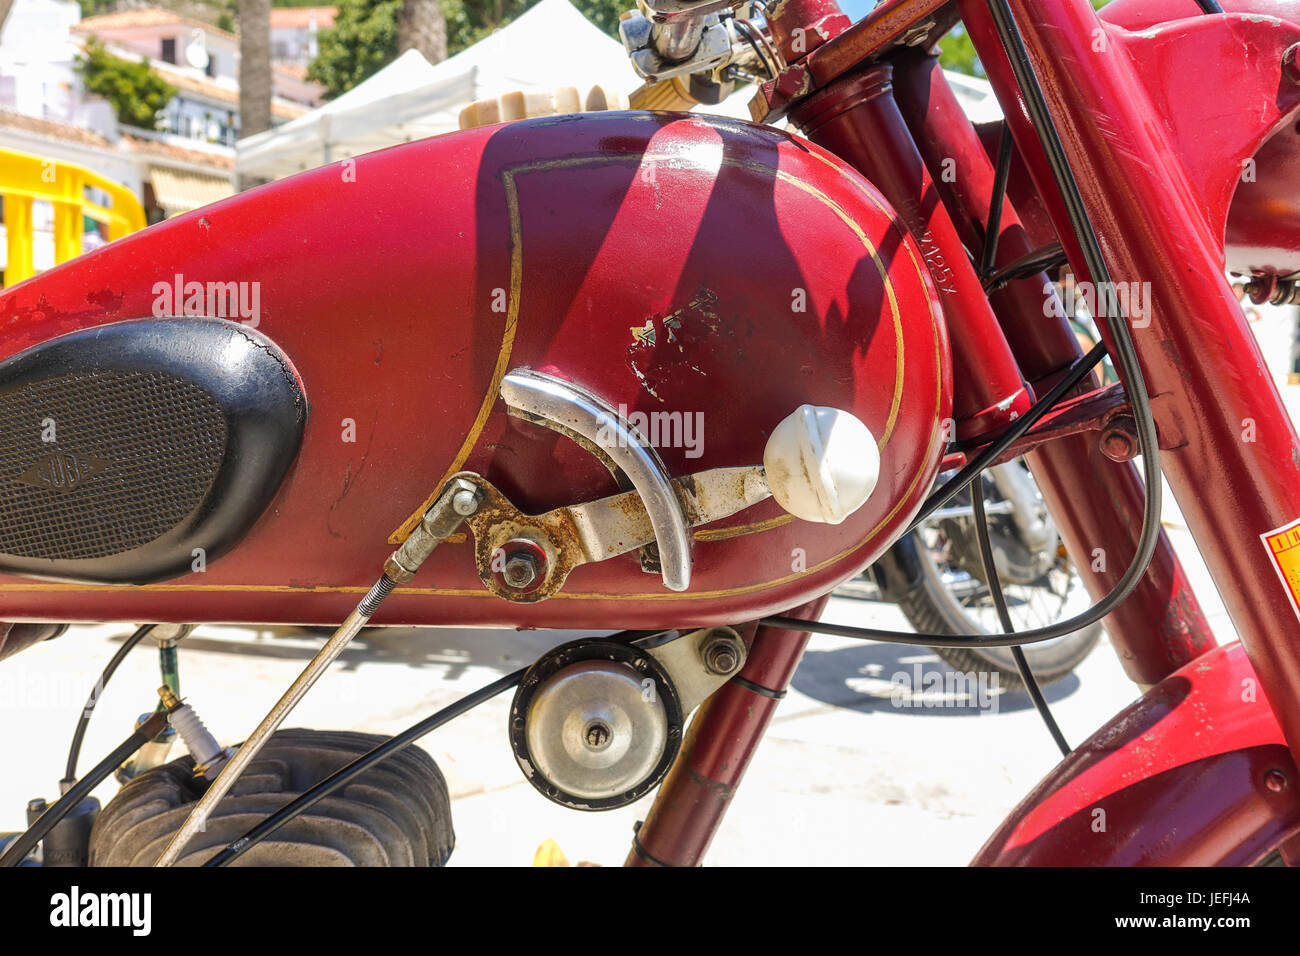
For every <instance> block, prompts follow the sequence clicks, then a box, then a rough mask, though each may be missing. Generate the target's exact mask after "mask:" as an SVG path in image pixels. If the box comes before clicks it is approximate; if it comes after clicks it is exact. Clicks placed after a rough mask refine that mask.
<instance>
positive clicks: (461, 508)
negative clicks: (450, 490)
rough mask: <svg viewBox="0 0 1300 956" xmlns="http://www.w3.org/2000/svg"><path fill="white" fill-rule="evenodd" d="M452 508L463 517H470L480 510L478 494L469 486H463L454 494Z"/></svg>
mask: <svg viewBox="0 0 1300 956" xmlns="http://www.w3.org/2000/svg"><path fill="white" fill-rule="evenodd" d="M451 510H452V511H454V512H456V514H458V515H460V516H461V517H466V518H467V517H469V516H470V515H472V514H473V513H474V512H476V511H478V495H477V494H476V493H474V492H473V491H471V490H470V489H468V488H462V489H461V490H460V491H458V492H456V493H455V494H454V495H452V497H451Z"/></svg>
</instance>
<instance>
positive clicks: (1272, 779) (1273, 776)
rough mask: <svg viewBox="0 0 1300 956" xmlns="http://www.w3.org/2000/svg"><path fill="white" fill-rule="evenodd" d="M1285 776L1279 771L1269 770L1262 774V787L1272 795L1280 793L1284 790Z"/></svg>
mask: <svg viewBox="0 0 1300 956" xmlns="http://www.w3.org/2000/svg"><path fill="white" fill-rule="evenodd" d="M1286 783H1287V780H1286V774H1284V773H1283V772H1282V771H1281V770H1270V771H1269V772H1268V773H1266V774H1264V786H1265V787H1267V788H1268V789H1269V790H1270V791H1272V792H1273V793H1281V792H1282V791H1283V790H1285V789H1286Z"/></svg>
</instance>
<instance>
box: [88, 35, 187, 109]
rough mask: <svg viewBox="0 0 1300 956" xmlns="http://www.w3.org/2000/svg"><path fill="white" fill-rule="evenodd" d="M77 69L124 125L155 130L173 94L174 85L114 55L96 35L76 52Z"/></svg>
mask: <svg viewBox="0 0 1300 956" xmlns="http://www.w3.org/2000/svg"><path fill="white" fill-rule="evenodd" d="M76 70H77V72H78V73H79V74H81V78H82V82H84V83H85V85H86V89H87V90H89V91H90V92H91V93H94V94H95V95H96V96H102V97H104V99H106V100H108V102H109V103H111V104H112V105H113V110H114V112H116V113H117V121H118V122H119V123H122V124H123V125H125V126H138V127H140V128H141V129H149V130H156V129H158V118H159V117H158V115H159V113H161V112H162V110H163V108H164V107H165V106H166V105H167V104H168V102H169V101H170V100H171V98H172V97H173V96H175V95H176V87H174V86H172V85H171V84H170V83H168V82H167V81H166V80H164V79H163V78H162V77H161V76H159V75H158V74H157V73H155V72H154V71H153V70H152V69H150V67H149V64H148V62H147V61H146V60H145V59H144V58H143V57H141V59H140V61H139V62H133V61H131V60H124V59H122V58H121V57H119V56H114V55H113V54H111V53H109V52H108V50H106V49H105V48H104V45H103V44H102V43H101V42H100V41H99V38H98V37H90V38H89V39H88V40H87V41H86V52H85V54H84V55H78V57H77V64H76Z"/></svg>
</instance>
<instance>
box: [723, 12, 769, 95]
mask: <svg viewBox="0 0 1300 956" xmlns="http://www.w3.org/2000/svg"><path fill="white" fill-rule="evenodd" d="M732 22H733V23H735V25H736V26H737V27H743V28H744V29H743V30H742V31H741V33H742V35H743V36H744V38H745V42H747V43H748V44H749V45H750V46H751V47H753V49H754V55H755V56H757V57H758V61H759V62H760V63H762V64H763V69H765V70H767V76H768V79H771V80H774V79H776V75H777V73H779V72H780V71H779V70H777V68H776V64H774V63H772V62H770V61H769V60H768V58H767V54H766V53H764V52H763V51H762V50H761V49H759V45H758V41H757V40H756V39H755V38H754V34H753V30H754V29H755V28H754V26H753V24H751V23H750V22H749V21H748V20H742V19H740V18H739V17H733V18H732Z"/></svg>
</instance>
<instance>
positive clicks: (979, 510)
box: [970, 481, 1070, 757]
mask: <svg viewBox="0 0 1300 956" xmlns="http://www.w3.org/2000/svg"><path fill="white" fill-rule="evenodd" d="M970 503H971V510H972V511H974V512H975V538H976V540H977V541H978V542H979V552H980V564H982V565H983V566H984V581H985V583H986V584H987V585H988V589H989V595H990V596H991V597H992V598H993V606H994V607H995V608H997V612H998V621H999V622H1000V623H1001V624H1002V630H1003V632H1004V633H1006V634H1014V633H1015V630H1016V628H1015V625H1014V624H1012V622H1011V609H1010V608H1008V607H1007V598H1006V595H1005V594H1003V593H1002V581H1001V580H1000V579H999V578H998V566H997V562H996V561H995V560H994V558H993V542H992V541H991V540H989V521H988V515H987V514H985V512H984V482H983V481H976V482H972V483H971V486H970ZM1011 656H1012V658H1013V659H1014V660H1015V662H1016V671H1017V672H1018V673H1019V674H1020V680H1021V683H1023V684H1024V685H1025V693H1027V694H1028V695H1029V699H1030V700H1031V701H1033V703H1034V709H1035V710H1036V711H1038V715H1039V716H1040V717H1042V718H1043V723H1044V724H1046V725H1047V732H1048V733H1049V734H1051V735H1052V739H1053V740H1054V741H1056V746H1057V747H1059V748H1060V750H1061V756H1062V757H1068V756H1070V745H1069V744H1068V743H1066V742H1065V735H1064V734H1063V733H1061V728H1060V727H1059V726H1058V725H1057V723H1056V718H1054V717H1053V716H1052V711H1051V709H1050V708H1048V706H1047V700H1046V699H1045V698H1044V697H1043V692H1042V690H1041V689H1039V686H1038V679H1037V678H1036V677H1034V672H1033V671H1032V670H1031V669H1030V667H1029V661H1028V660H1026V659H1025V652H1024V651H1023V650H1022V649H1021V648H1019V647H1012V648H1011Z"/></svg>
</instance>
